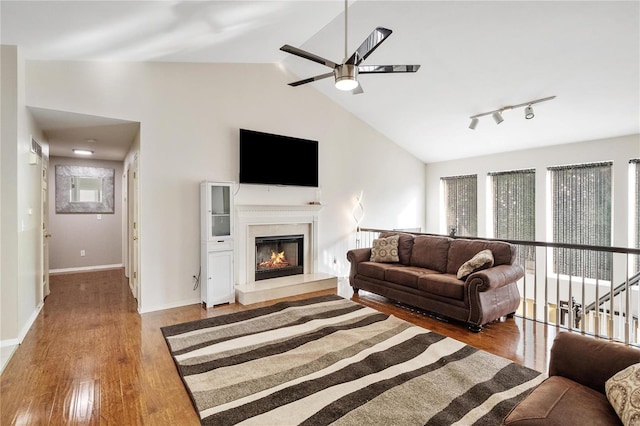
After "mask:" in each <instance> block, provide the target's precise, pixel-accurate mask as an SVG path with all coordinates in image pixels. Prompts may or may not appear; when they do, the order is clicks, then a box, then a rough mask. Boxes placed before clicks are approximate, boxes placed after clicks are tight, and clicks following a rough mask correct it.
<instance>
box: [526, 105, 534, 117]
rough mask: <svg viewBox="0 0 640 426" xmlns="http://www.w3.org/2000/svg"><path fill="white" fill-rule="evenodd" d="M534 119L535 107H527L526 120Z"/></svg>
mask: <svg viewBox="0 0 640 426" xmlns="http://www.w3.org/2000/svg"><path fill="white" fill-rule="evenodd" d="M533 117H535V114H534V113H533V107H532V106H531V105H527V106H526V107H525V109H524V118H526V119H527V120H531V119H532V118H533Z"/></svg>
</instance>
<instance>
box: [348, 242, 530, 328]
mask: <svg viewBox="0 0 640 426" xmlns="http://www.w3.org/2000/svg"><path fill="white" fill-rule="evenodd" d="M391 235H394V233H383V234H381V235H380V238H384V237H388V236H391ZM399 235H400V237H399V241H398V258H399V261H398V262H396V263H380V262H372V261H371V248H360V249H353V250H349V251H348V252H347V259H348V260H349V262H351V271H350V273H349V283H350V284H351V287H353V291H354V292H356V293H357V292H358V290H360V289H362V290H366V291H370V292H373V293H376V294H379V295H381V296H385V297H388V298H390V299H393V300H396V301H398V302H401V303H405V304H408V305H411V306H415V307H418V308H421V309H424V310H427V311H430V312H432V313H434V314H436V315H439V316H442V317H446V318H452V319H454V320H458V321H463V322H465V323H467V324H468V325H469V329H470V330H472V331H474V332H478V331H480V330H481V329H482V327H483V326H484V325H486V324H487V323H489V322H492V321H495V320H497V319H499V318H501V317H503V316H513V314H514V313H515V311H516V309H517V308H518V306H519V305H520V293H519V292H518V287H517V285H516V281H517V280H519V279H520V278H522V277H523V276H524V270H523V268H522V267H521V266H520V265H517V264H514V261H515V258H516V247H515V246H514V245H512V244H509V243H506V242H500V241H487V240H470V239H461V238H449V237H445V236H439V235H424V234H423V235H412V234H406V233H399ZM484 249H490V250H491V252H492V253H493V258H494V265H493V266H492V267H490V268H488V269H484V270H481V271H477V272H473V273H472V274H471V275H469V276H468V277H467V278H466V280H459V279H458V278H457V276H456V275H457V272H458V269H459V268H460V266H461V265H462V264H463V263H465V262H467V261H468V260H470V259H471V258H472V257H473V256H474V255H476V254H477V253H478V252H480V251H482V250H484Z"/></svg>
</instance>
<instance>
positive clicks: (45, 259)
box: [41, 157, 51, 300]
mask: <svg viewBox="0 0 640 426" xmlns="http://www.w3.org/2000/svg"><path fill="white" fill-rule="evenodd" d="M48 173H49V160H48V158H46V157H43V158H42V257H41V258H42V299H41V300H44V298H45V297H47V296H48V295H49V238H51V234H50V233H49V185H48V181H49V176H48Z"/></svg>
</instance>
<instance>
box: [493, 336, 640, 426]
mask: <svg viewBox="0 0 640 426" xmlns="http://www.w3.org/2000/svg"><path fill="white" fill-rule="evenodd" d="M639 362H640V350H638V349H635V348H632V347H629V346H625V345H623V344H621V343H616V342H610V341H608V340H603V339H596V338H594V337H590V336H584V335H582V334H578V333H572V332H561V333H559V334H558V335H557V336H556V337H555V340H554V342H553V346H552V347H551V356H550V360H549V377H548V378H547V379H545V381H544V382H542V383H540V384H539V385H538V386H537V387H536V388H535V389H534V390H533V391H532V392H531V393H530V394H529V395H528V396H527V397H526V398H525V399H524V400H522V401H521V402H520V403H519V404H518V405H516V406H515V407H514V409H513V410H512V411H511V412H510V413H509V414H508V415H507V417H506V418H505V419H504V421H503V423H502V424H503V425H510V426H533V425H580V426H582V425H621V424H622V422H621V421H620V418H619V417H618V415H617V414H616V412H615V410H614V409H613V407H612V406H611V404H610V403H609V401H608V399H607V396H606V394H605V382H606V381H607V380H608V379H609V378H610V377H612V376H613V375H614V374H616V373H617V372H619V371H622V370H624V369H625V368H627V367H629V366H630V365H633V364H637V363H639Z"/></svg>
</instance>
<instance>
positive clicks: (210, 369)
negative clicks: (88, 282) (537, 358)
mask: <svg viewBox="0 0 640 426" xmlns="http://www.w3.org/2000/svg"><path fill="white" fill-rule="evenodd" d="M162 333H163V334H164V337H165V339H166V341H167V345H168V346H169V349H170V352H171V355H172V356H173V358H174V361H175V363H176V366H177V368H178V372H179V373H180V375H181V377H182V380H183V381H184V384H185V386H186V388H187V389H188V391H189V394H190V396H191V399H192V401H193V404H194V406H195V408H196V410H197V411H198V413H199V415H200V418H201V420H202V424H205V425H225V424H245V425H289V424H291V425H293V424H296V425H297V424H303V425H324V424H336V425H358V426H360V425H472V424H478V425H499V424H500V422H501V421H502V419H503V418H504V417H505V416H506V414H507V413H508V412H509V410H510V409H511V408H512V407H513V406H514V405H515V404H516V403H517V402H518V401H520V400H521V399H522V398H524V396H525V395H526V394H527V393H528V392H529V391H531V390H532V388H533V387H534V386H535V385H537V384H538V383H539V382H541V381H542V379H543V378H544V377H543V376H544V375H543V374H542V373H540V372H538V371H535V370H531V369H529V368H526V367H523V366H521V365H518V364H516V363H513V362H511V361H509V360H507V359H505V358H501V357H498V356H495V355H492V354H489V353H487V352H483V351H480V350H478V349H475V348H473V347H471V346H468V345H465V344H464V343H462V342H459V341H457V340H454V339H451V338H448V337H444V336H441V335H439V334H436V333H433V332H430V331H429V330H426V329H424V328H422V327H418V326H414V325H412V324H410V323H408V322H406V321H403V320H400V319H398V318H396V317H394V316H390V315H386V314H382V313H380V312H378V311H376V310H374V309H371V308H368V307H365V306H363V305H360V304H358V303H355V302H352V301H350V300H347V299H344V298H341V297H339V296H336V295H329V296H322V297H315V298H310V299H305V300H299V301H292V302H282V303H277V304H275V305H272V306H268V307H263V308H258V309H253V310H248V311H244V312H238V313H234V314H229V315H224V316H220V317H212V318H207V319H204V320H199V321H193V322H189V323H184V324H178V325H173V326H169V327H164V328H162Z"/></svg>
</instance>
